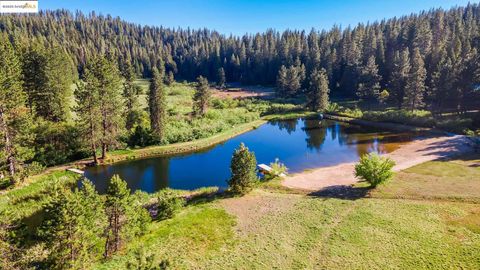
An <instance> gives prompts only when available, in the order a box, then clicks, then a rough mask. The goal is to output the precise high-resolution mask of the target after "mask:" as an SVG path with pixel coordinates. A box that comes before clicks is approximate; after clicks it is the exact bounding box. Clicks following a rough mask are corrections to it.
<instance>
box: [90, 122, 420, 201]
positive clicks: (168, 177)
mask: <svg viewBox="0 0 480 270" xmlns="http://www.w3.org/2000/svg"><path fill="white" fill-rule="evenodd" d="M416 136H417V134H413V133H399V132H392V131H388V130H382V129H378V128H372V127H366V126H358V125H352V124H347V123H340V122H334V121H328V120H323V121H319V120H308V119H295V120H284V121H272V122H268V123H266V124H264V125H262V126H260V127H259V128H257V129H255V130H252V131H250V132H247V133H244V134H242V135H239V136H237V137H235V138H232V139H230V140H228V141H225V142H223V143H220V144H217V145H215V146H213V147H211V148H208V149H204V150H201V151H195V152H192V153H187V154H178V155H173V156H165V157H153V158H146V159H138V160H133V161H124V162H120V163H115V164H113V165H106V166H97V167H90V168H87V169H86V170H85V176H86V177H87V178H88V179H90V180H91V181H92V182H93V183H94V184H95V185H96V187H97V189H98V190H99V191H100V192H104V191H105V190H106V185H107V182H108V179H110V178H111V177H112V175H114V174H118V175H120V177H121V178H122V179H124V180H125V181H127V183H128V185H129V187H130V188H131V189H132V190H143V191H146V192H155V191H158V190H160V189H162V188H166V187H170V188H174V189H187V190H193V189H197V188H200V187H207V186H218V187H220V188H225V187H227V180H228V178H229V177H230V159H231V157H232V153H233V151H234V149H235V148H237V147H238V146H239V145H240V143H242V142H243V143H245V145H246V146H247V147H249V148H250V150H251V151H254V152H255V155H256V157H257V162H258V164H260V163H265V164H269V163H270V162H273V161H274V160H275V159H276V158H278V159H279V160H280V161H281V162H282V163H284V164H285V165H286V166H287V167H288V169H289V170H288V172H289V173H297V172H301V171H304V170H307V169H312V168H318V167H324V166H333V165H337V164H340V163H343V162H352V161H356V160H358V159H359V157H360V156H361V155H363V154H365V153H369V152H378V153H388V152H391V151H393V150H395V149H397V148H398V147H399V146H401V145H402V144H404V143H406V142H408V141H411V140H412V139H414V137H416Z"/></svg>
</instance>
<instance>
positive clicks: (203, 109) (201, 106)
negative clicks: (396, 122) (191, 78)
mask: <svg viewBox="0 0 480 270" xmlns="http://www.w3.org/2000/svg"><path fill="white" fill-rule="evenodd" d="M210 96H211V93H210V89H209V85H208V80H207V79H206V78H204V77H203V76H199V77H198V78H197V86H196V88H195V95H194V96H193V114H194V115H197V116H204V115H205V114H206V113H207V109H208V103H209V102H210Z"/></svg>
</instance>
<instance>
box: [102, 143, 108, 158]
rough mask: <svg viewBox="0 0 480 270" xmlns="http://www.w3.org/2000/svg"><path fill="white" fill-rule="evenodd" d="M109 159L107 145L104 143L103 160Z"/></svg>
mask: <svg viewBox="0 0 480 270" xmlns="http://www.w3.org/2000/svg"><path fill="white" fill-rule="evenodd" d="M106 158H107V144H106V143H102V160H105V159H106Z"/></svg>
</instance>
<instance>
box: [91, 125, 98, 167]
mask: <svg viewBox="0 0 480 270" xmlns="http://www.w3.org/2000/svg"><path fill="white" fill-rule="evenodd" d="M90 137H91V138H90V139H91V140H92V145H91V146H92V154H93V163H95V165H97V164H98V157H97V145H96V143H95V131H94V130H93V123H90Z"/></svg>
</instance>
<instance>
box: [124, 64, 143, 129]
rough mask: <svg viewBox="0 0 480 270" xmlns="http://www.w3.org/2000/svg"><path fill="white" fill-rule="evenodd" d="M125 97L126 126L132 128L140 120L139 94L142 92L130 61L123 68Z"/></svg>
mask: <svg viewBox="0 0 480 270" xmlns="http://www.w3.org/2000/svg"><path fill="white" fill-rule="evenodd" d="M122 77H123V78H124V79H125V81H124V83H123V98H124V99H125V118H126V122H125V128H126V129H127V130H131V129H132V128H133V127H134V126H135V124H136V123H137V122H139V118H140V112H139V110H138V107H139V102H138V95H139V94H140V92H141V88H140V86H138V85H136V84H135V82H134V81H135V71H134V70H133V67H132V65H131V64H130V63H126V64H125V65H124V67H123V69H122Z"/></svg>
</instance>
